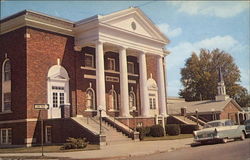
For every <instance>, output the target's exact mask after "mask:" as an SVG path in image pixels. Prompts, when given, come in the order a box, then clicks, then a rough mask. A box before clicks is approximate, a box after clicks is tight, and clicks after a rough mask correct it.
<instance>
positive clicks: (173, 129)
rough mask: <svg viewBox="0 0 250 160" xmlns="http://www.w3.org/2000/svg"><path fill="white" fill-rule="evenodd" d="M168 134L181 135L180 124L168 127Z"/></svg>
mask: <svg viewBox="0 0 250 160" xmlns="http://www.w3.org/2000/svg"><path fill="white" fill-rule="evenodd" d="M165 128H166V133H167V134H168V135H170V136H175V135H179V134H180V133H181V131H180V126H179V124H168V125H166V127H165Z"/></svg>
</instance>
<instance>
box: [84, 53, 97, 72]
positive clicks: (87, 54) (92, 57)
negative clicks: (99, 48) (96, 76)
mask: <svg viewBox="0 0 250 160" xmlns="http://www.w3.org/2000/svg"><path fill="white" fill-rule="evenodd" d="M86 56H90V57H91V64H92V65H91V66H86V61H85V57H86ZM84 66H85V68H90V69H92V68H95V63H94V55H92V54H89V53H85V55H84Z"/></svg>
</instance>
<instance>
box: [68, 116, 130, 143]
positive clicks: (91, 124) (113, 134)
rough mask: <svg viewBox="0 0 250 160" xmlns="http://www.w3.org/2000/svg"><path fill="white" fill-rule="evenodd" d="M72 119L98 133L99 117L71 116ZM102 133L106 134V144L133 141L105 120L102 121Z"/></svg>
mask: <svg viewBox="0 0 250 160" xmlns="http://www.w3.org/2000/svg"><path fill="white" fill-rule="evenodd" d="M72 119H73V120H74V121H75V122H77V123H78V124H80V125H81V126H83V127H85V128H87V129H88V130H90V131H91V132H93V133H94V134H100V121H99V117H91V118H89V117H88V118H87V117H73V118H72ZM102 135H105V136H106V145H111V144H119V143H128V142H133V141H132V139H131V138H128V137H127V136H126V135H124V134H123V133H122V132H120V131H118V130H117V129H116V128H114V127H113V126H111V125H110V124H108V122H106V121H102Z"/></svg>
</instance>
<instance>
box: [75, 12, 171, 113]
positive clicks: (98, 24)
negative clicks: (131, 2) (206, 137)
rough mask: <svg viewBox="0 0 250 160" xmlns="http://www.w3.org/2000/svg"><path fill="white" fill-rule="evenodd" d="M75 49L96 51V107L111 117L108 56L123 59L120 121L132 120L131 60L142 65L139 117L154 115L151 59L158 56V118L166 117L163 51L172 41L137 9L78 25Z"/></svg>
mask: <svg viewBox="0 0 250 160" xmlns="http://www.w3.org/2000/svg"><path fill="white" fill-rule="evenodd" d="M74 29H75V30H74V31H75V49H76V50H77V51H80V50H81V48H83V47H86V46H90V47H93V48H95V55H96V57H95V58H96V59H95V63H96V100H97V101H96V106H98V107H99V109H102V110H103V111H104V112H103V114H102V115H103V116H107V115H106V112H107V107H106V106H107V104H106V102H107V97H106V96H105V94H106V92H105V90H106V88H105V64H104V56H105V53H106V52H108V51H112V52H115V53H117V54H118V57H119V72H118V74H119V79H120V80H119V86H120V106H119V107H120V108H119V116H120V117H131V115H130V109H129V86H128V84H129V80H128V70H127V68H128V66H127V62H128V61H127V56H133V57H136V58H137V60H138V64H139V75H138V76H139V94H138V97H139V99H140V103H139V104H138V103H137V104H138V105H137V106H136V110H137V112H139V111H140V114H138V115H139V116H142V117H152V116H154V115H150V108H151V107H150V106H151V105H153V102H152V104H150V101H149V92H148V88H147V83H148V78H149V77H147V75H148V73H147V72H148V68H147V60H146V57H147V55H151V56H154V57H155V59H156V65H155V66H153V67H156V68H157V73H156V74H157V76H156V77H157V78H156V81H157V85H158V91H157V94H158V96H157V97H158V98H157V102H158V103H156V104H158V106H157V109H158V111H157V112H158V114H160V115H164V116H166V115H167V113H166V101H165V99H166V98H165V97H166V94H165V92H166V86H165V79H164V75H165V74H164V68H163V60H164V57H165V56H166V55H167V51H165V50H164V49H163V48H164V46H165V45H166V44H167V43H168V39H167V38H166V37H165V36H164V35H163V34H162V33H161V32H160V31H159V30H158V28H157V27H155V26H154V24H153V23H152V22H151V21H150V20H149V19H148V18H147V17H146V16H145V15H144V14H143V13H142V12H141V11H140V10H139V9H137V8H129V9H127V10H122V11H119V12H115V13H112V14H109V15H106V16H100V15H97V16H93V17H90V18H88V19H84V20H82V21H79V22H77V23H76V26H75V28H74Z"/></svg>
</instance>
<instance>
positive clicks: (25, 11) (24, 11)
mask: <svg viewBox="0 0 250 160" xmlns="http://www.w3.org/2000/svg"><path fill="white" fill-rule="evenodd" d="M27 13H34V14H38V15H41V16H45V17H49V18H52V19H55V20H59V21H64V22H67V23H71V24H74V23H75V22H73V21H70V20H68V19H64V18H60V17H56V16H51V15H48V14H45V13H41V12H37V11H33V10H23V11H20V12H17V13H15V14H13V15H10V16H7V17H5V18H3V19H1V20H0V23H3V22H6V21H8V20H10V19H14V18H16V17H18V16H21V15H27Z"/></svg>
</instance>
